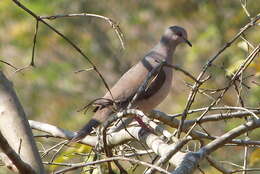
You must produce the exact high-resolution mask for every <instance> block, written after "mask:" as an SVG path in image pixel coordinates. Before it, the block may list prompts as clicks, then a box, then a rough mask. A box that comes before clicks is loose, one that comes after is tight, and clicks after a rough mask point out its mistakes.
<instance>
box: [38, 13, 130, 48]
mask: <svg viewBox="0 0 260 174" xmlns="http://www.w3.org/2000/svg"><path fill="white" fill-rule="evenodd" d="M65 17H95V18H99V19H103V20H105V21H106V22H108V23H109V25H110V26H111V27H112V28H113V29H114V30H115V33H116V35H117V37H118V39H119V41H120V43H121V46H122V48H123V49H125V42H124V35H123V33H122V31H121V29H120V27H119V25H118V24H117V23H116V22H115V21H114V20H112V19H111V18H108V17H106V16H102V15H97V14H91V13H80V14H65V15H53V16H41V17H40V18H41V19H49V20H54V19H58V18H65Z"/></svg>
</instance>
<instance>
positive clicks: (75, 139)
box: [70, 119, 100, 142]
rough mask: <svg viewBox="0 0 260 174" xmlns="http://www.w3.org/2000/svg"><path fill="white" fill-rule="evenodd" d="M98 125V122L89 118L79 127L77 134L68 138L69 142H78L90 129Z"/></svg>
mask: <svg viewBox="0 0 260 174" xmlns="http://www.w3.org/2000/svg"><path fill="white" fill-rule="evenodd" d="M99 125H100V122H99V121H97V120H95V119H91V120H90V121H89V122H88V123H87V124H86V125H85V126H84V127H83V128H82V129H80V130H79V131H78V132H77V134H76V135H75V136H74V137H73V138H72V139H71V140H70V142H78V141H80V140H82V139H83V138H85V137H86V136H87V135H89V134H90V133H91V132H92V130H93V129H94V128H96V127H98V126H99Z"/></svg>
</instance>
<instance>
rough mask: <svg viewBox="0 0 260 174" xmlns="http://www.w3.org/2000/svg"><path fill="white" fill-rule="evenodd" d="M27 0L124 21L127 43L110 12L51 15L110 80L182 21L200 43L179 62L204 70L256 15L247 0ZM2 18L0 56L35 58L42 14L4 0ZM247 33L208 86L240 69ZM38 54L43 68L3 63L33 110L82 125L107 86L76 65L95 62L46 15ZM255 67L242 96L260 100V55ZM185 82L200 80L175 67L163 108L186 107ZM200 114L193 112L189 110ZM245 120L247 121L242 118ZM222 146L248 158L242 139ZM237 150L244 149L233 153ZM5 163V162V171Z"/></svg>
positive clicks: (183, 51) (253, 1)
mask: <svg viewBox="0 0 260 174" xmlns="http://www.w3.org/2000/svg"><path fill="white" fill-rule="evenodd" d="M21 2H22V3H23V4H24V5H26V6H27V7H28V8H29V9H31V10H32V11H34V12H35V13H36V14H38V15H40V16H50V15H56V14H70V13H83V12H85V13H94V14H99V15H103V16H106V17H109V18H111V19H113V20H114V21H116V22H117V23H118V24H119V26H120V28H121V30H122V32H123V34H124V37H125V45H126V46H125V47H126V49H124V50H123V49H122V47H121V45H120V41H119V40H118V38H117V36H116V35H115V32H114V30H113V29H112V28H111V26H110V25H109V24H108V23H107V22H106V21H104V20H101V19H97V18H92V17H76V18H61V19H56V20H52V21H47V22H48V23H50V24H51V25H52V26H54V27H55V28H56V29H57V30H59V31H61V32H62V33H63V34H65V35H66V36H67V37H68V38H69V39H71V40H72V41H73V42H75V43H76V44H77V45H78V46H79V47H80V48H81V49H82V50H83V51H84V53H86V55H87V56H89V57H90V58H91V60H92V61H93V62H94V63H95V64H96V65H97V67H98V69H99V70H100V71H101V72H102V74H103V76H104V77H105V79H106V81H107V82H108V84H109V85H110V86H112V85H113V84H114V83H115V82H116V80H117V79H118V78H119V77H120V76H121V74H122V73H124V72H125V71H126V70H127V69H128V68H129V67H131V65H133V64H134V63H136V62H137V61H138V60H139V59H140V58H141V57H142V56H144V55H145V53H146V52H147V51H148V50H149V49H150V48H152V47H153V46H154V45H155V44H156V43H157V42H158V41H159V39H160V36H161V34H162V33H163V32H164V30H165V28H166V27H168V26H171V25H179V26H183V27H184V28H186V30H187V31H188V35H189V36H188V37H189V40H190V41H191V42H192V44H193V47H192V48H189V47H187V46H186V45H181V46H180V47H179V48H178V49H177V52H176V54H175V55H174V64H176V65H179V66H181V67H183V68H184V69H186V70H188V71H189V72H190V73H192V74H193V75H194V76H197V75H198V73H199V72H200V71H201V69H202V66H203V65H204V64H205V63H206V61H207V60H208V59H209V58H210V56H212V55H214V53H216V52H217V50H219V48H221V47H222V46H223V45H224V43H226V42H227V41H229V40H230V39H231V38H232V37H233V36H234V35H235V34H236V33H237V32H238V31H239V29H240V28H241V27H242V26H244V25H245V24H246V23H248V22H249V18H248V17H247V16H246V14H245V12H244V11H243V9H242V7H241V4H240V1H239V0H230V1H226V0H174V1H173V0H164V1H145V0H132V1H119V0H110V1H107V0H99V1H97V0H78V1H70V0H55V1H46V0H34V1H32V0H23V1H21ZM247 8H248V11H249V13H250V14H251V16H252V17H253V16H255V15H256V14H257V13H259V11H260V3H259V1H257V0H249V1H248V3H247ZM0 21H1V27H0V59H1V60H4V61H7V62H9V63H11V64H13V65H14V66H16V67H18V68H21V67H24V66H26V65H28V64H29V63H30V59H31V52H32V45H33V34H34V29H35V23H36V21H35V20H34V19H33V18H32V17H31V16H30V15H28V14H27V13H26V12H25V11H23V10H21V9H20V8H18V7H17V6H16V5H15V4H14V3H13V2H12V1H10V0H2V1H0ZM245 37H246V38H247V39H248V40H249V41H250V42H251V43H252V44H255V45H256V44H258V43H259V41H260V32H259V27H258V28H256V27H255V28H252V29H250V30H249V31H248V32H246V36H245ZM241 41H242V40H239V41H237V42H235V43H234V44H233V45H232V46H231V47H230V48H228V49H227V50H226V51H225V52H224V54H222V55H221V57H220V58H219V59H218V60H217V61H216V62H215V65H216V66H212V67H211V68H210V69H209V71H208V75H212V78H211V80H210V81H209V82H208V83H206V84H205V85H204V86H203V87H205V88H214V89H215V88H221V87H224V85H225V84H226V83H227V81H228V80H227V75H229V73H232V70H234V69H235V68H236V67H235V66H236V65H237V64H239V63H241V60H243V59H244V58H245V57H246V55H247V54H248V51H247V50H246V49H245V47H244V46H243V42H241ZM241 45H242V46H241ZM35 59H36V60H35V61H36V67H35V68H29V69H25V70H24V71H21V72H19V73H14V70H13V69H12V68H10V67H8V66H7V65H5V64H2V63H1V64H0V68H1V70H2V71H4V73H5V74H6V75H7V76H8V78H9V79H10V80H11V81H13V83H14V87H15V89H16V91H17V94H18V96H19V98H20V101H21V103H22V105H23V107H24V109H25V111H26V114H27V116H28V118H29V119H33V120H37V121H42V122H47V123H50V124H53V125H56V126H59V127H62V128H64V129H68V130H78V128H79V127H81V126H83V124H84V123H85V122H86V120H87V119H89V118H90V117H91V115H92V114H91V113H87V114H86V115H84V114H83V113H82V112H77V109H79V108H81V107H82V106H83V105H85V104H86V103H88V102H90V101H91V100H93V99H95V98H98V97H101V96H102V95H103V94H104V93H105V92H106V89H105V87H104V85H103V83H102V81H101V80H100V78H99V77H98V76H97V74H96V73H95V72H94V71H89V72H81V73H75V71H77V70H80V69H86V68H90V65H89V64H88V62H87V61H85V60H84V59H83V58H82V56H81V55H80V54H79V53H78V52H77V51H75V50H74V49H73V48H72V47H71V46H70V45H69V44H68V43H67V42H65V41H64V40H63V39H61V38H60V37H59V36H57V35H56V34H55V33H54V32H53V31H51V30H50V29H48V28H47V27H46V26H44V25H43V24H41V23H40V25H39V33H38V37H37V45H36V52H35ZM223 68H224V69H226V70H227V71H229V72H226V71H224V70H223ZM247 73H248V74H245V76H246V75H251V74H255V76H254V77H252V78H250V79H249V80H247V81H246V82H245V83H246V84H247V85H248V86H250V89H246V88H245V89H243V91H242V96H243V97H244V99H245V104H246V106H250V107H257V106H258V107H259V101H260V100H259V98H260V88H259V86H258V85H256V84H254V83H252V81H258V82H259V73H260V61H259V58H258V60H256V61H255V62H254V63H253V64H252V65H251V66H250V67H249V69H248V71H247ZM184 82H190V83H191V82H192V81H190V79H188V78H187V77H186V76H184V75H183V74H182V73H179V72H175V78H174V86H173V88H172V89H171V94H170V95H169V96H168V98H167V99H166V100H165V101H164V103H163V104H161V105H160V106H159V107H158V108H159V109H160V110H161V111H163V112H166V113H177V112H181V111H182V110H183V108H184V106H185V102H186V100H187V97H188V93H189V91H190V88H189V87H187V86H186V85H185V83H184ZM210 101H212V100H211V99H210V98H207V97H205V96H204V95H201V94H199V95H198V96H197V98H196V101H195V103H194V105H193V108H199V107H205V106H207V105H208V104H209V102H210ZM221 105H231V106H238V99H237V96H236V95H235V92H234V90H233V89H232V90H230V91H229V92H228V93H227V94H226V95H225V99H224V101H223V102H222V103H221ZM196 116H197V115H192V116H190V117H189V118H193V117H196ZM240 121H241V122H240ZM240 121H239V122H240V123H242V122H243V120H242V119H241V120H240ZM240 123H238V121H237V120H235V121H227V122H220V123H208V124H207V125H206V128H207V129H208V130H209V132H211V133H212V134H213V135H220V134H223V133H224V132H225V131H226V130H229V129H231V128H233V127H235V126H236V125H238V124H240ZM258 132H259V131H258ZM252 137H253V138H254V139H257V138H258V139H259V138H260V136H259V135H257V134H256V133H255V134H252ZM233 150H234V148H233ZM227 151H229V153H228V154H227V153H226V152H227ZM252 151H254V149H253V150H252ZM217 152H218V153H216V156H217V157H218V158H219V160H226V159H227V158H228V159H229V160H233V161H234V162H237V163H239V164H241V165H242V163H241V162H242V158H243V148H242V147H237V148H236V150H234V151H231V152H230V150H229V148H223V149H222V150H219V151H217ZM232 153H233V154H236V155H235V156H232V155H231V154H232ZM205 164H206V163H205ZM257 165H258V167H259V166H260V165H259V163H257V162H255V163H253V165H252V166H253V167H257ZM202 168H203V170H204V171H206V173H218V172H216V171H215V170H214V169H213V168H211V167H208V166H207V165H205V166H203V167H202ZM5 171H6V170H5V169H3V168H0V173H3V172H5Z"/></svg>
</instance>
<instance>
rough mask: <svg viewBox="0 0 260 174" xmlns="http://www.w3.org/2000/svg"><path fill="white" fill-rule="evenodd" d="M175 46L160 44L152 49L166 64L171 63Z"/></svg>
mask: <svg viewBox="0 0 260 174" xmlns="http://www.w3.org/2000/svg"><path fill="white" fill-rule="evenodd" d="M175 48H176V44H170V43H168V44H167V43H163V42H160V43H159V44H157V45H156V46H155V48H154V49H153V50H154V51H155V52H157V53H159V54H160V55H162V57H163V58H164V59H165V60H166V62H167V63H170V64H171V63H172V55H173V53H174V51H175Z"/></svg>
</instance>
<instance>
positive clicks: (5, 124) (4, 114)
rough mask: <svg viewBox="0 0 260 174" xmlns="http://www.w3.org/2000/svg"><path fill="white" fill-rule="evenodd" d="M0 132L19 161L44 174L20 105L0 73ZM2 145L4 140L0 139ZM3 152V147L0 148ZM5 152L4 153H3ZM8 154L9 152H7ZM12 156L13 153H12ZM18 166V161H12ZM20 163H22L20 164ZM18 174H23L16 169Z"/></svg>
mask: <svg viewBox="0 0 260 174" xmlns="http://www.w3.org/2000/svg"><path fill="white" fill-rule="evenodd" d="M0 132H1V134H2V135H3V137H2V138H4V139H6V141H7V143H8V144H9V145H10V148H12V150H13V151H14V152H16V155H18V156H20V159H21V160H22V161H23V162H24V163H27V164H28V165H29V166H31V168H32V169H33V170H34V171H35V172H36V173H37V174H38V173H39V174H43V173H44V168H43V164H42V161H41V158H40V155H39V153H38V150H37V147H36V144H35V142H34V139H33V134H32V131H31V129H30V125H29V123H28V120H27V118H26V116H25V112H24V110H23V107H22V105H21V104H20V102H19V99H18V97H17V96H16V94H15V91H14V89H13V86H12V83H11V82H10V81H9V80H8V79H7V78H6V77H5V75H4V74H3V73H2V72H1V71H0ZM0 142H1V144H2V145H4V143H5V142H4V140H2V139H1V141H0ZM1 149H2V150H3V151H4V149H5V147H4V146H1ZM4 152H5V151H4ZM9 152H10V151H9ZM12 154H14V153H12ZM7 155H8V154H7ZM13 159H17V158H13ZM10 160H11V161H12V162H13V163H14V165H16V167H17V165H19V163H18V161H13V160H12V159H11V158H10ZM21 163H22V162H21ZM17 168H18V170H19V172H20V173H25V171H21V170H20V168H19V167H17Z"/></svg>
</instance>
